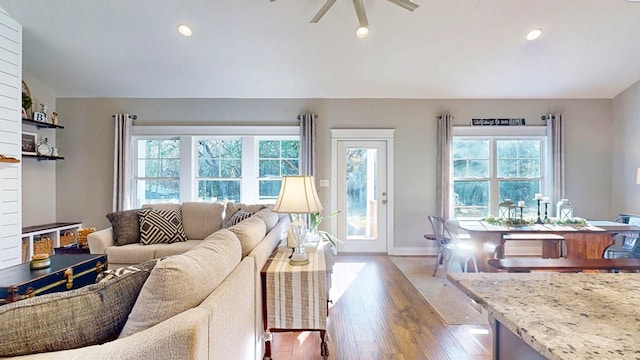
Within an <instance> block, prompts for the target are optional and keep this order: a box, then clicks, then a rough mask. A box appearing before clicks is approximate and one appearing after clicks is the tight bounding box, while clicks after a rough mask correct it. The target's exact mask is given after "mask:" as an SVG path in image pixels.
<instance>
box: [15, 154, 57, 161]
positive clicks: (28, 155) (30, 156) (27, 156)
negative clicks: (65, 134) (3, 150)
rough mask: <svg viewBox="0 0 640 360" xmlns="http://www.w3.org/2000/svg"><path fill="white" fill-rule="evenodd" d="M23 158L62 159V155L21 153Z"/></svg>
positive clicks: (40, 159)
mask: <svg viewBox="0 0 640 360" xmlns="http://www.w3.org/2000/svg"><path fill="white" fill-rule="evenodd" d="M22 157H23V158H34V159H36V160H38V161H42V160H64V157H62V156H44V155H32V154H22Z"/></svg>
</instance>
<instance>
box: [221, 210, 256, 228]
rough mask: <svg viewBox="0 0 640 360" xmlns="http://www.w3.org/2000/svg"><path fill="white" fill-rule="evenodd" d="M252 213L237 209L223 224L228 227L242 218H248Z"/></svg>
mask: <svg viewBox="0 0 640 360" xmlns="http://www.w3.org/2000/svg"><path fill="white" fill-rule="evenodd" d="M253 214H254V213H252V212H246V211H244V210H242V209H238V211H236V212H234V213H233V215H231V217H230V218H229V221H227V223H226V224H224V227H225V228H230V227H232V226H233V225H237V224H239V223H240V222H241V221H242V220H246V219H248V218H250V217H251V216H252V215H253Z"/></svg>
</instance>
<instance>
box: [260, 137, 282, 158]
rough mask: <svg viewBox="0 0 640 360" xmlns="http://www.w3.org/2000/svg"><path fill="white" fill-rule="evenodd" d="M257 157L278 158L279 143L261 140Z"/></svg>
mask: <svg viewBox="0 0 640 360" xmlns="http://www.w3.org/2000/svg"><path fill="white" fill-rule="evenodd" d="M258 156H259V157H260V158H279V157H280V141H277V140H276V141H272V140H263V141H260V142H259V143H258Z"/></svg>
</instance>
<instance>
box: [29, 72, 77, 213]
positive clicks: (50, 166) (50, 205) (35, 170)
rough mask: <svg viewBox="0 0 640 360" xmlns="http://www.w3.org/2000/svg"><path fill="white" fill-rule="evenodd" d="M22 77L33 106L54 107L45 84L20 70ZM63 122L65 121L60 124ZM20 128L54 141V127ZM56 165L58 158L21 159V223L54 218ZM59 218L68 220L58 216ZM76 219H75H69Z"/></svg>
mask: <svg viewBox="0 0 640 360" xmlns="http://www.w3.org/2000/svg"><path fill="white" fill-rule="evenodd" d="M22 75H23V80H24V81H25V83H26V84H27V86H28V87H29V91H30V92H31V97H32V99H33V109H34V110H36V111H39V110H40V107H39V106H38V104H40V103H43V104H47V105H48V109H47V112H48V113H49V114H51V113H52V112H53V111H55V101H56V100H55V96H54V95H53V92H52V91H51V90H50V89H49V87H48V86H47V85H46V84H43V83H42V82H40V81H39V80H38V79H37V78H34V77H32V76H30V74H27V73H23V74H22ZM61 125H63V126H64V124H61ZM22 130H23V131H28V132H30V133H36V134H38V140H39V139H40V137H46V138H48V139H49V144H51V145H52V146H55V145H56V141H57V139H56V135H57V132H59V131H64V130H54V129H39V130H36V128H35V127H34V126H31V125H23V126H22ZM56 166H57V161H37V160H36V159H35V158H24V159H23V161H22V203H23V204H25V205H24V206H23V207H22V225H23V226H32V225H41V224H48V223H52V222H56ZM60 220H61V221H67V220H65V219H60ZM69 221H75V219H69Z"/></svg>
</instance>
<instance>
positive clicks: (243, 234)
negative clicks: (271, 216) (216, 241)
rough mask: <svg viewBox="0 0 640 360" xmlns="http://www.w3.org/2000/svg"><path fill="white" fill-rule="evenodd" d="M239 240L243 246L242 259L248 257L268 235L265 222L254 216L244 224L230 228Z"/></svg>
mask: <svg viewBox="0 0 640 360" xmlns="http://www.w3.org/2000/svg"><path fill="white" fill-rule="evenodd" d="M229 230H230V231H232V232H233V233H234V234H236V236H237V237H238V239H239V240H240V245H241V246H242V257H245V256H247V255H248V254H249V253H250V252H251V250H253V248H254V247H256V245H258V243H260V241H262V239H263V238H264V236H265V235H266V234H267V226H266V225H265V223H264V220H262V219H261V218H259V217H257V216H252V217H250V218H248V219H246V220H244V221H243V222H241V223H239V224H237V225H234V226H232V227H230V228H229Z"/></svg>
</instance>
